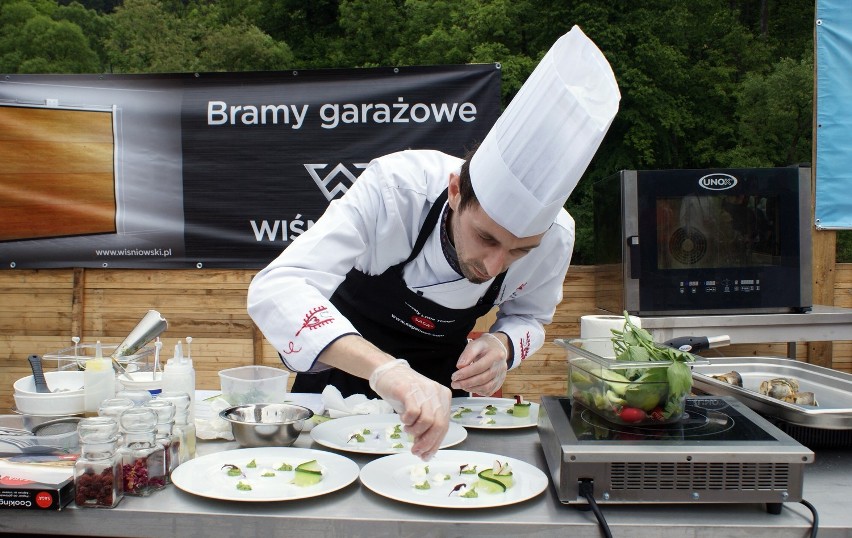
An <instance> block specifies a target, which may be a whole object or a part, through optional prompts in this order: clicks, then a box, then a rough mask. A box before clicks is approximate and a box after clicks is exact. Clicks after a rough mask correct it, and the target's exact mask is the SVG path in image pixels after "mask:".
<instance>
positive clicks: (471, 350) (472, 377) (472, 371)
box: [451, 333, 509, 396]
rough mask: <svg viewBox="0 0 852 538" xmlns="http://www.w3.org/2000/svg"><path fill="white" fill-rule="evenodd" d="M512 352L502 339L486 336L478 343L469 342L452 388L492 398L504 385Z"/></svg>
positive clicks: (453, 379)
mask: <svg viewBox="0 0 852 538" xmlns="http://www.w3.org/2000/svg"><path fill="white" fill-rule="evenodd" d="M508 358H509V351H508V350H507V349H506V346H504V345H503V342H502V341H500V339H499V338H498V337H497V336H495V335H493V334H491V333H485V334H483V335H482V336H480V337H479V338H477V339H476V340H471V341H470V342H468V343H467V347H465V348H464V351H462V354H461V355H460V356H459V360H458V362H456V368H458V370H456V372H455V373H454V374H453V377H452V384H451V386H452V387H453V388H454V389H462V390H466V391H468V392H471V393H474V392H475V393H476V394H481V395H483V396H491V395H492V394H494V393H495V392H497V389H499V388H500V387H501V386H503V381H505V380H506V372H507V371H508V370H509V366H508V364H507V362H506V361H507V360H508Z"/></svg>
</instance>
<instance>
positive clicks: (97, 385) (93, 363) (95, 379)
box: [83, 341, 115, 416]
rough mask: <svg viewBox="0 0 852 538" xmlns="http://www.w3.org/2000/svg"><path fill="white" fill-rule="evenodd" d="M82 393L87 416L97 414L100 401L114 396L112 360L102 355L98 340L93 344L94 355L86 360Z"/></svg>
mask: <svg viewBox="0 0 852 538" xmlns="http://www.w3.org/2000/svg"><path fill="white" fill-rule="evenodd" d="M83 393H84V396H83V397H84V407H85V411H86V415H87V416H97V415H98V409H99V408H100V406H101V402H103V401H104V400H106V399H107V398H114V397H115V372H114V371H113V369H112V361H111V360H110V359H109V358H107V357H104V356H103V352H102V351H101V342H100V341H98V342H97V344H95V356H94V357H93V358H91V359H88V360H87V361H86V369H85V370H84V371H83Z"/></svg>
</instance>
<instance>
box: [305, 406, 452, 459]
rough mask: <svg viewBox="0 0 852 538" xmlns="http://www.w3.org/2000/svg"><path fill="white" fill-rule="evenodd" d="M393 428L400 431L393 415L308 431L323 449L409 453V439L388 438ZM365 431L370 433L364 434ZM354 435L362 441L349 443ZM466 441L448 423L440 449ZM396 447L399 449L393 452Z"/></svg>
mask: <svg viewBox="0 0 852 538" xmlns="http://www.w3.org/2000/svg"><path fill="white" fill-rule="evenodd" d="M396 426H399V427H400V430H401V429H402V422H400V420H399V415H397V414H389V415H352V416H348V417H340V418H335V419H332V420H327V421H325V422H323V423H321V424H317V425H316V426H314V427H313V429H312V430H311V437H312V438H313V440H314V441H316V442H317V443H319V444H321V445H323V446H327V447H329V448H335V449H337V450H346V451H348V452H358V453H361V454H396V453H398V452H408V451H410V450H411V445H412V444H413V440H412V438H411V436H410V435H408V434H407V433H405V432H404V431H401V433H400V437H399V438H398V439H391V438H390V437H389V434H390V433H391V432H392V431H393V430H394V428H395V427H396ZM365 429H367V430H369V431H370V433H368V434H364V433H363V432H364V430H365ZM354 433H361V436H362V437H363V438H364V441H363V442H358V441H357V440H356V439H351V438H352V435H353V434H354ZM466 438H467V430H465V429H464V428H463V427H461V426H459V425H458V424H453V423H452V422H451V423H450V429H449V430H448V431H447V435H446V436H444V441H443V442H442V443H441V447H440V448H447V447H451V446H455V445H457V444H459V443H461V442H462V441H464V440H465V439H466ZM350 439H351V440H350ZM396 444H400V445H402V446H401V447H397V448H394V446H395V445H396Z"/></svg>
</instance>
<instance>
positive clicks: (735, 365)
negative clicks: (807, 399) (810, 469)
mask: <svg viewBox="0 0 852 538" xmlns="http://www.w3.org/2000/svg"><path fill="white" fill-rule="evenodd" d="M705 358H706V359H707V363H706V364H696V365H694V366H693V369H692V381H693V388H694V389H696V390H698V391H701V392H705V393H707V394H710V395H713V396H734V397H736V398H737V399H739V400H740V401H741V402H743V403H744V404H745V405H747V406H748V407H750V408H751V409H753V410H754V411H757V412H758V413H761V414H763V415H766V416H768V417H772V418H777V419H781V420H784V421H787V422H789V423H791V424H795V425H799V426H805V427H808V428H819V429H826V430H850V429H852V375H850V374H847V373H845V372H839V371H837V370H832V369H831V368H823V367H822V366H815V365H813V364H809V363H806V362H801V361H797V360H794V359H787V358H780V357H779V358H775V357H716V358H707V357H705ZM732 370H735V371H737V372H739V374H740V376H742V378H743V387H742V388H740V387H737V386H735V385H731V384H729V383H725V382H724V381H719V380H717V379H714V378H712V377H710V376H711V375H718V374H724V373H727V372H730V371H732ZM776 377H792V378H795V379H796V380H798V382H799V388H800V389H801V390H802V391H810V392H813V393H814V395H815V396H816V400H817V403H818V404H819V405H818V406H810V405H798V404H791V403H787V402H784V401H781V400H777V399H775V398H771V397H769V396H765V395H763V394H760V392H758V387H759V386H760V383H761V382H762V381H765V380H767V379H773V378H776Z"/></svg>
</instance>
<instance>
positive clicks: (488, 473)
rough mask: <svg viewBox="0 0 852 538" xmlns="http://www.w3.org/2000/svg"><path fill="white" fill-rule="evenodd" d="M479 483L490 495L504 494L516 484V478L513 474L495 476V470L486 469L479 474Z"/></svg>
mask: <svg viewBox="0 0 852 538" xmlns="http://www.w3.org/2000/svg"><path fill="white" fill-rule="evenodd" d="M478 476H479V482H481V483H482V484H481V485H482V486H484V488H483V489H485V491H488V492H490V493H503V492H504V491H506V490H507V489H509V488H510V487H512V486H513V485H514V484H515V478H514V476H512V473H509V474H501V475H495V474H494V470H493V469H485V470H484V471H482V472H480V473H479V475H478Z"/></svg>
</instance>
